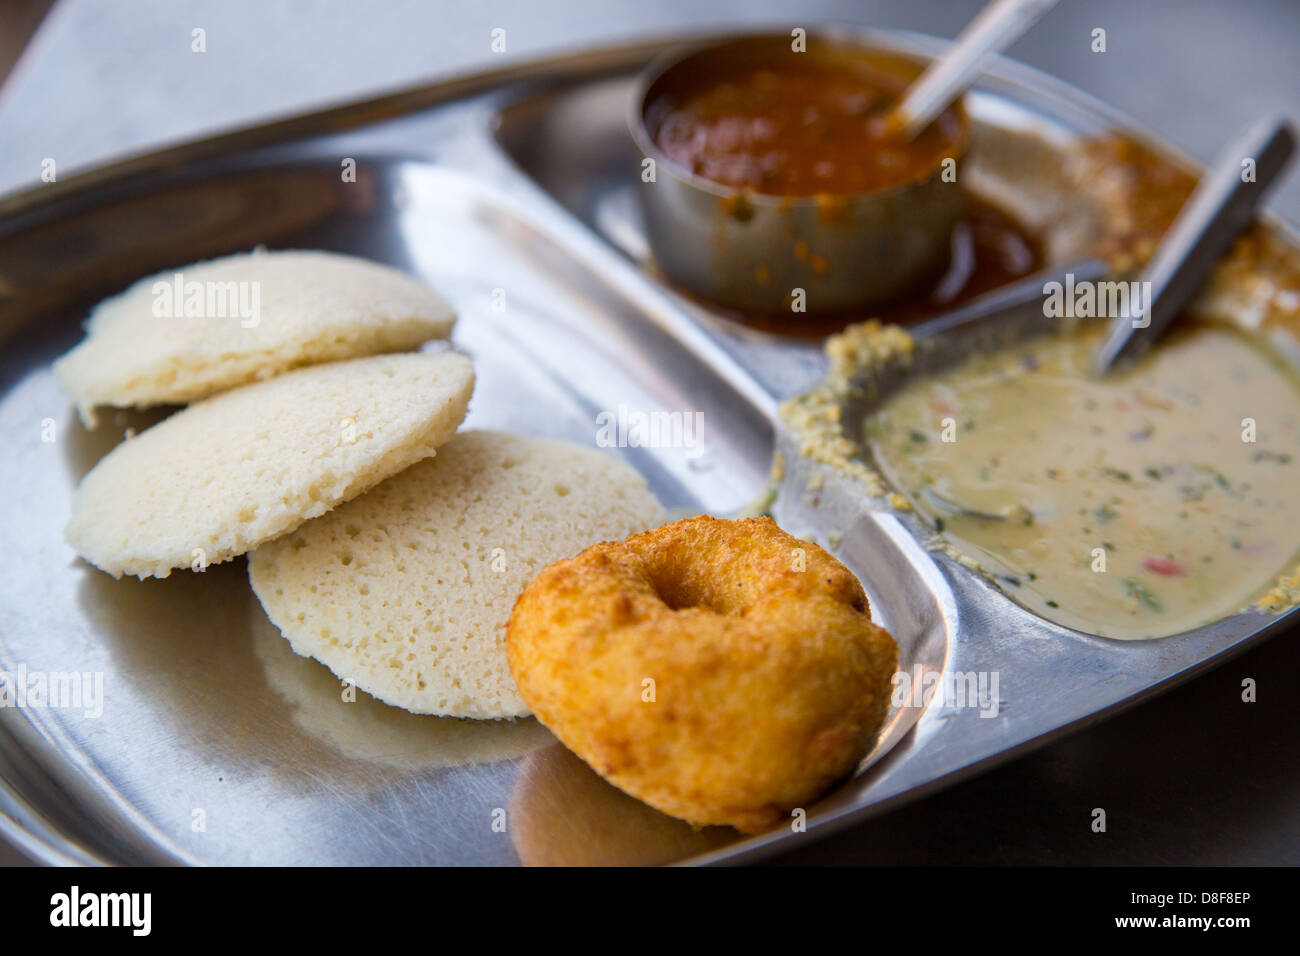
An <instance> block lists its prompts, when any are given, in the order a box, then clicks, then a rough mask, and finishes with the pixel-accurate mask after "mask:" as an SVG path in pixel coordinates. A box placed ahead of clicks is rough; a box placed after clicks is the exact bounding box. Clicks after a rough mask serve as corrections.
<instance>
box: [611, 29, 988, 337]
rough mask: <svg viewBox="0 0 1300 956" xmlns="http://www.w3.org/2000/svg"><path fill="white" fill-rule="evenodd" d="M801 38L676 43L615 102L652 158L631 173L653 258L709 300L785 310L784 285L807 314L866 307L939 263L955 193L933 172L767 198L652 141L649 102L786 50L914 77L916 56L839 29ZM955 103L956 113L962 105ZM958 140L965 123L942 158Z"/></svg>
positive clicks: (954, 211)
mask: <svg viewBox="0 0 1300 956" xmlns="http://www.w3.org/2000/svg"><path fill="white" fill-rule="evenodd" d="M807 42H808V48H807V51H806V52H804V51H800V52H794V51H792V50H791V40H790V36H789V34H788V33H778V34H770V33H768V34H755V35H752V36H748V37H743V38H739V39H735V38H732V39H728V40H726V41H725V42H723V43H720V44H717V43H706V44H702V45H696V46H691V47H688V48H687V49H686V50H676V51H673V52H671V53H668V54H665V55H664V56H663V57H661V58H659V59H657V60H656V61H655V62H654V63H653V64H651V66H650V67H649V68H648V69H647V70H646V72H645V74H644V76H643V77H642V79H641V82H640V84H639V85H638V87H637V89H636V91H635V92H634V93H633V94H632V96H631V97H630V98H628V100H627V103H628V108H627V115H628V128H629V130H630V131H631V134H632V138H633V140H634V141H635V142H636V144H637V147H638V149H640V151H641V156H642V158H643V160H650V161H653V163H654V178H653V180H651V179H648V178H647V175H645V174H643V175H641V176H640V177H638V180H639V183H640V188H639V190H638V196H639V198H640V201H641V205H642V209H643V212H644V216H645V234H646V238H647V239H648V240H649V244H650V247H651V249H653V251H654V254H655V261H656V264H657V265H658V267H659V268H660V269H662V270H663V272H664V274H665V275H666V276H667V277H668V278H669V279H671V280H672V281H673V282H674V283H676V284H677V285H678V286H680V287H681V288H683V289H685V290H687V291H688V292H691V293H694V294H695V295H698V296H700V297H702V298H704V299H706V300H708V301H710V302H716V303H718V304H720V305H724V306H729V307H731V308H735V309H742V310H746V311H751V312H768V313H777V312H788V311H789V310H790V303H791V299H792V296H793V295H794V294H795V293H794V290H796V289H802V290H803V292H804V295H805V301H804V304H805V306H806V309H807V311H809V312H835V311H840V310H844V309H852V308H867V307H870V306H873V305H878V304H880V303H882V302H887V301H889V300H890V299H896V298H898V297H899V296H900V295H902V294H904V293H906V292H907V291H909V290H911V289H913V288H914V287H915V286H916V285H917V284H918V283H919V282H924V281H925V280H927V279H932V278H933V276H934V275H935V273H936V272H938V271H941V270H942V269H943V267H944V265H945V264H946V262H947V259H948V247H949V238H950V236H951V234H952V229H953V224H954V223H955V221H956V219H957V216H958V213H959V211H960V197H961V193H960V190H959V189H957V188H955V187H954V183H955V179H947V180H945V179H944V178H943V177H944V170H943V169H941V168H939V167H936V168H935V169H933V170H932V171H930V172H929V174H927V175H925V176H924V177H923V178H920V179H917V180H916V181H915V182H911V183H907V184H905V185H901V186H895V187H891V188H888V189H879V190H874V191H872V192H868V193H850V194H844V195H833V196H823V197H808V198H805V197H791V196H773V195H765V194H759V193H754V192H751V191H748V190H741V189H737V188H734V187H731V186H726V185H723V184H721V183H716V182H712V181H710V180H708V179H705V178H703V177H701V176H698V175H696V174H695V173H694V172H692V171H691V170H689V169H686V168H685V167H683V166H682V165H680V164H678V163H676V162H674V161H673V160H672V159H670V158H669V157H667V156H665V155H664V154H663V152H662V151H661V150H660V149H659V147H658V146H657V145H656V144H655V141H654V136H653V130H652V129H651V128H650V126H652V125H654V123H655V121H654V120H653V119H652V117H651V116H650V113H651V112H652V111H653V110H654V109H655V107H656V104H660V103H662V102H664V101H665V100H667V101H673V100H676V99H678V98H680V97H682V96H684V95H689V93H690V92H691V91H692V90H694V89H696V88H697V87H696V86H695V84H698V83H699V82H700V78H701V76H702V75H703V76H709V75H713V74H714V72H715V71H716V72H718V73H721V74H722V75H727V74H728V73H731V72H733V71H737V72H739V71H744V70H746V69H752V68H753V67H754V66H755V65H756V64H762V65H765V66H770V65H771V64H773V63H775V62H777V61H778V60H780V59H781V58H788V57H800V58H806V57H821V58H824V59H826V60H828V61H831V62H834V61H835V60H836V59H839V58H842V57H844V58H853V59H861V60H863V61H865V62H869V63H871V64H872V65H873V66H874V67H876V68H877V69H879V70H881V71H882V72H884V73H886V74H887V75H894V76H898V77H900V79H903V80H910V79H912V78H914V77H915V76H916V75H917V74H919V72H920V64H919V63H917V62H916V61H913V60H911V59H909V58H906V57H902V56H898V55H895V54H891V52H890V51H888V50H879V49H876V50H872V49H868V48H862V47H860V46H859V45H857V44H856V43H854V42H853V40H852V38H851V37H850V36H848V35H846V34H842V33H835V32H830V33H824V34H822V33H813V34H810V35H809V36H808V38H807ZM956 109H957V110H959V111H961V113H962V119H963V120H965V116H964V109H963V107H962V106H961V105H960V104H958V105H957V106H956ZM968 135H969V123H968V121H967V131H966V136H963V138H962V139H961V141H959V142H957V143H956V144H954V148H953V150H952V156H951V157H950V158H951V159H952V160H953V161H954V163H959V162H960V160H961V158H962V157H963V156H964V155H965V152H966V146H967V136H968ZM957 168H958V167H957V166H956V165H954V167H953V175H954V176H955V175H956V169H957ZM642 169H643V170H644V166H642ZM809 250H812V251H813V253H815V255H810V253H809Z"/></svg>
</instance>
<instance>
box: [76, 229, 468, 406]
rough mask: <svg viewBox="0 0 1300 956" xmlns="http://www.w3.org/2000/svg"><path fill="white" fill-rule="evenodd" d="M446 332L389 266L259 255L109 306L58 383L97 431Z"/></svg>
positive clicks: (435, 308)
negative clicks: (105, 409) (129, 416)
mask: <svg viewBox="0 0 1300 956" xmlns="http://www.w3.org/2000/svg"><path fill="white" fill-rule="evenodd" d="M178 283H179V286H178ZM177 288H179V289H180V294H179V295H177V294H175V292H176V289H177ZM454 322H455V313H454V312H453V310H452V308H451V306H450V305H448V304H447V303H446V302H445V301H443V299H442V298H441V297H439V296H438V294H437V293H436V292H434V291H433V290H432V289H430V288H429V287H428V286H426V285H424V284H423V283H422V282H420V281H418V280H417V279H414V278H413V277H411V276H409V275H407V274H406V273H404V272H400V271H399V270H397V269H393V268H390V267H389V266H385V265H380V264H379V263H376V262H370V261H368V260H365V259H358V258H355V257H353V256H344V255H338V254H336V253H332V252H316V251H277V252H270V251H266V250H258V251H255V252H249V253H240V254H238V255H233V256H226V257H224V258H221V259H213V260H210V261H208V262H201V263H196V264H194V265H189V266H182V267H181V268H178V269H170V270H168V271H166V272H162V273H159V274H157V275H153V276H149V277H148V278H145V279H141V280H140V281H138V282H136V283H135V284H134V285H132V286H131V287H130V288H128V289H127V290H126V291H125V292H123V293H121V294H120V295H117V296H114V297H113V298H111V299H106V300H105V301H103V302H101V303H100V304H99V305H98V306H96V307H95V309H94V310H93V311H92V312H91V314H90V318H89V319H88V321H87V324H86V332H87V335H86V338H85V339H84V340H83V341H82V342H81V343H80V344H79V345H77V346H76V348H74V349H73V350H72V351H70V352H69V353H68V354H66V355H64V356H63V357H62V358H61V359H59V360H58V361H57V362H55V364H54V372H55V375H56V377H57V378H58V381H59V384H60V385H61V386H62V388H63V389H64V391H66V392H67V393H68V395H69V396H71V397H72V399H73V401H74V402H75V403H76V405H77V410H78V412H79V414H80V415H81V418H82V420H83V421H85V422H86V423H87V425H89V426H93V425H94V423H95V417H94V408H95V407H96V406H99V405H112V406H119V407H128V406H135V407H145V406H149V405H160V404H183V403H187V402H192V401H196V400H198V399H201V398H204V397H207V396H210V395H214V394H216V393H217V392H221V391H224V390H226V389H229V388H234V387H235V386H238V385H244V384H247V383H249V382H254V381H259V380H261V379H265V378H270V377H271V376H273V375H278V374H280V373H281V372H284V371H287V370H289V369H292V368H297V367H299V366H302V365H312V364H315V363H318V362H332V361H338V360H341V359H349V358H358V357H361V356H366V355H377V354H380V353H385V352H400V351H406V350H410V349H414V348H416V347H417V346H419V345H420V344H421V343H423V342H426V341H428V340H430V339H435V338H443V337H446V336H447V335H448V334H449V333H450V332H451V328H452V325H453V323H454Z"/></svg>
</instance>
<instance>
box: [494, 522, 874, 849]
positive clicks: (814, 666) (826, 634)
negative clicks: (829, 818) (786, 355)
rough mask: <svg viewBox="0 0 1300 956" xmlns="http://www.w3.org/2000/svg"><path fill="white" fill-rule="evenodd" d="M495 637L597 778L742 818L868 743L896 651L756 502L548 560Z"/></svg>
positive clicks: (788, 798)
mask: <svg viewBox="0 0 1300 956" xmlns="http://www.w3.org/2000/svg"><path fill="white" fill-rule="evenodd" d="M506 652H507V659H508V663H509V666H510V671H511V674H512V675H513V677H514V680H515V683H516V685H517V686H518V688H519V693H520V694H521V695H522V697H523V699H524V701H525V702H526V703H527V705H528V707H529V708H530V709H531V710H532V711H533V712H534V714H535V715H536V716H537V718H538V719H539V720H540V721H541V722H542V723H543V724H545V725H546V726H547V727H548V728H549V729H550V730H551V731H552V732H553V733H554V734H555V735H556V736H557V737H558V738H559V739H560V740H561V741H562V742H563V743H564V744H565V745H566V746H567V747H569V749H570V750H572V751H573V752H574V753H576V754H577V755H578V756H580V757H581V758H582V759H584V760H585V761H586V762H587V763H588V764H590V765H591V767H592V768H593V769H594V770H595V771H596V772H597V773H599V774H600V775H601V776H603V777H604V778H605V779H606V780H608V781H609V782H610V783H612V784H614V785H615V786H616V787H618V788H619V789H621V790H623V791H624V792H626V793H628V794H631V795H632V796H634V797H637V798H638V799H640V800H643V801H644V802H646V803H648V804H650V805H651V806H653V807H655V808H656V809H659V810H661V811H663V812H664V813H667V814H670V815H671V816H675V817H679V818H681V819H684V820H687V821H689V822H690V823H692V824H695V825H700V826H702V825H710V824H729V825H731V826H733V827H735V828H736V829H738V830H741V831H743V832H748V833H753V832H760V831H762V830H765V829H767V828H769V827H771V826H773V825H774V824H776V823H777V822H778V821H780V820H781V819H782V818H783V817H785V816H786V815H787V814H788V813H789V812H790V811H791V810H793V809H794V808H797V807H804V806H806V805H807V804H808V803H809V802H810V801H812V800H814V799H815V798H816V797H817V796H818V795H819V794H821V793H822V792H823V791H825V790H826V788H827V787H829V786H830V785H831V784H832V783H834V782H835V781H836V780H838V779H840V778H841V777H843V776H845V775H846V774H848V773H849V772H850V771H851V770H852V769H853V768H854V767H855V766H856V765H857V763H858V761H859V760H860V759H861V758H862V757H863V755H864V754H865V753H867V751H869V750H870V748H871V747H872V745H873V743H874V742H875V740H876V738H877V736H878V735H879V732H880V729H881V727H882V725H883V723H884V721H885V717H886V715H887V712H888V707H889V691H890V680H891V678H892V676H893V674H894V671H895V669H896V667H897V656H898V649H897V646H896V645H895V643H894V640H893V638H892V637H891V636H890V635H889V633H888V632H887V631H885V630H884V629H883V628H881V627H878V626H877V625H875V624H874V623H872V620H871V615H870V612H869V609H868V604H867V596H866V593H865V592H864V591H863V589H862V585H861V584H860V583H859V582H858V580H857V579H856V578H855V577H854V576H853V574H852V572H850V571H849V569H848V568H846V567H845V566H844V565H843V564H841V563H840V562H839V561H838V560H836V559H835V558H834V557H832V556H831V555H830V554H828V553H826V552H825V551H824V550H822V549H821V548H820V547H818V546H817V545H815V544H812V543H809V542H806V541H801V540H799V539H798V538H795V537H792V536H791V535H789V534H787V533H786V532H784V531H782V530H781V529H780V528H779V527H777V525H776V523H775V522H773V521H772V520H771V519H770V518H751V519H748V520H744V521H726V520H719V519H716V518H711V517H708V516H700V517H695V518H688V519H684V520H682V521H677V522H674V523H673V524H669V525H665V526H663V527H661V528H657V529H654V530H651V531H647V532H644V533H642V534H638V535H634V536H633V537H630V538H628V539H627V540H626V541H623V542H606V543H602V544H597V545H593V546H591V547H589V548H587V549H586V550H585V551H583V552H581V553H580V554H579V555H577V556H576V557H574V558H569V559H566V560H562V561H558V562H556V563H554V564H552V565H550V566H549V567H547V568H546V569H545V570H543V571H542V572H541V573H540V574H539V575H537V577H535V578H534V579H533V580H532V581H531V582H530V583H529V584H528V586H527V587H526V588H525V589H524V591H523V593H522V594H521V595H520V597H519V599H518V601H517V602H516V603H515V606H514V609H513V611H512V613H511V616H510V620H509V624H508V626H507V633H506Z"/></svg>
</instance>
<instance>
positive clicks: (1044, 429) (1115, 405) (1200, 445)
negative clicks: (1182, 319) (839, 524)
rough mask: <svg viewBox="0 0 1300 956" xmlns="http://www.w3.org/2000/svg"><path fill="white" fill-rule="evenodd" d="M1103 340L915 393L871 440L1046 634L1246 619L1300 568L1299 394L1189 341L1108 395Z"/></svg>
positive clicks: (1263, 357) (1015, 355) (1290, 378)
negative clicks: (1062, 629)
mask: <svg viewBox="0 0 1300 956" xmlns="http://www.w3.org/2000/svg"><path fill="white" fill-rule="evenodd" d="M1100 331H1101V330H1100V329H1095V328H1094V329H1089V330H1087V331H1080V332H1078V333H1076V334H1072V335H1065V336H1061V337H1053V338H1046V339H1040V340H1037V341H1034V342H1030V343H1025V344H1023V345H1020V346H1017V347H1015V348H1012V349H1008V350H1005V351H1001V352H997V353H994V354H988V355H979V356H976V357H974V358H971V359H968V360H967V361H966V362H964V363H963V364H961V365H959V366H957V367H956V368H954V369H951V370H949V371H948V372H947V373H945V374H943V375H940V376H937V377H935V378H931V379H925V380H921V381H918V382H916V383H914V384H912V385H910V386H908V387H907V388H905V389H904V390H903V391H901V392H900V393H899V394H898V395H896V396H895V397H894V398H892V399H891V400H890V401H889V402H888V403H887V404H886V405H885V406H884V407H883V408H882V409H881V410H880V411H879V412H878V413H877V414H875V415H874V416H872V418H871V419H870V420H869V421H868V423H867V432H866V433H867V436H868V441H869V443H870V447H871V451H872V454H873V455H874V457H875V461H876V463H877V465H878V466H879V467H880V469H881V470H882V472H883V473H884V476H885V477H886V479H887V480H888V481H889V483H890V484H891V485H893V486H894V487H895V488H897V489H899V490H900V491H902V492H903V493H904V494H905V495H906V496H907V498H908V499H909V500H910V502H911V503H912V505H913V506H914V507H915V508H916V509H917V511H918V512H920V513H921V514H923V515H924V516H926V517H927V518H928V519H929V520H930V521H931V522H932V523H933V524H934V525H935V527H936V528H937V529H938V530H939V531H941V532H942V534H943V536H944V539H945V541H946V544H947V546H948V547H949V549H950V550H951V551H952V552H953V553H954V554H955V556H958V557H960V558H963V559H964V560H965V561H966V563H973V564H978V565H979V567H981V568H982V569H983V570H984V571H985V572H986V573H988V574H989V575H990V576H991V577H992V578H993V579H994V580H995V581H996V582H997V583H998V585H999V586H1000V587H1001V588H1002V589H1003V590H1004V591H1005V592H1006V593H1007V594H1009V595H1010V596H1011V597H1012V598H1014V599H1015V600H1016V601H1018V602H1019V603H1021V604H1022V605H1024V606H1025V607H1026V608H1028V609H1029V610H1031V611H1033V612H1035V613H1037V614H1039V615H1041V616H1043V617H1045V618H1048V619H1049V620H1053V621H1056V622H1057V623H1060V624H1063V625H1065V626H1067V627H1072V628H1075V629H1077V630H1080V631H1084V632H1087V633H1091V634H1097V635H1100V636H1103V637H1112V638H1123V639H1139V638H1151V637H1162V636H1166V635H1170V634H1177V633H1180V632H1182V631H1186V630H1188V629H1191V628H1194V627H1198V626H1201V625H1204V624H1206V623H1209V622H1212V621H1215V620H1218V619H1220V618H1223V617H1226V616H1228V615H1231V614H1233V613H1235V612H1237V611H1239V610H1241V609H1242V608H1243V607H1246V606H1248V605H1249V604H1250V603H1251V602H1252V601H1254V600H1255V599H1256V598H1258V597H1259V596H1260V595H1261V594H1262V593H1263V592H1264V591H1265V590H1267V588H1268V587H1269V586H1270V585H1271V584H1272V582H1273V579H1274V577H1275V576H1276V575H1277V574H1278V573H1279V572H1282V571H1284V570H1285V569H1287V568H1289V567H1290V566H1292V565H1294V564H1295V562H1296V561H1297V560H1298V559H1300V517H1298V515H1300V379H1297V376H1296V374H1295V372H1294V371H1293V370H1291V369H1290V368H1289V367H1287V366H1286V365H1284V364H1283V362H1282V361H1281V360H1280V359H1279V358H1277V357H1275V356H1274V355H1272V354H1271V353H1270V352H1269V351H1267V350H1266V349H1265V348H1264V347H1262V346H1260V345H1257V344H1255V343H1253V342H1252V341H1251V340H1250V339H1248V338H1247V337H1246V336H1245V335H1244V334H1242V333H1240V332H1237V331H1234V330H1231V329H1228V328H1226V327H1219V326H1208V325H1192V326H1188V327H1186V328H1183V329H1181V330H1178V331H1176V332H1174V333H1171V334H1170V336H1169V338H1168V339H1167V341H1165V342H1164V343H1163V344H1162V345H1161V346H1160V347H1159V348H1157V349H1156V350H1155V351H1154V352H1152V353H1151V354H1149V355H1147V356H1146V357H1145V358H1144V359H1143V360H1142V361H1141V362H1140V363H1139V364H1138V365H1137V366H1136V367H1135V368H1133V369H1130V370H1127V371H1125V372H1123V373H1120V374H1117V375H1114V376H1112V377H1110V378H1107V379H1105V380H1097V379H1094V378H1092V377H1091V375H1090V369H1091V360H1092V353H1093V349H1094V347H1095V345H1096V343H1097V341H1098V340H1099V334H1100ZM926 489H929V492H928V493H927V492H926ZM936 501H945V502H951V503H957V504H959V505H960V507H961V509H963V511H967V512H969V511H975V512H983V513H987V514H1001V515H1006V516H1007V517H1005V518H1003V519H1002V520H990V519H988V518H979V517H975V516H973V515H970V514H967V513H958V514H953V513H952V512H951V511H950V510H944V509H941V508H940V507H937V506H936Z"/></svg>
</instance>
